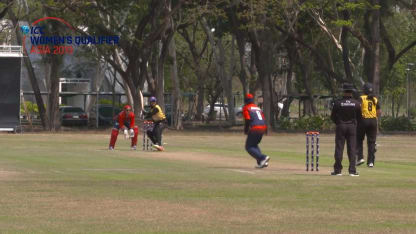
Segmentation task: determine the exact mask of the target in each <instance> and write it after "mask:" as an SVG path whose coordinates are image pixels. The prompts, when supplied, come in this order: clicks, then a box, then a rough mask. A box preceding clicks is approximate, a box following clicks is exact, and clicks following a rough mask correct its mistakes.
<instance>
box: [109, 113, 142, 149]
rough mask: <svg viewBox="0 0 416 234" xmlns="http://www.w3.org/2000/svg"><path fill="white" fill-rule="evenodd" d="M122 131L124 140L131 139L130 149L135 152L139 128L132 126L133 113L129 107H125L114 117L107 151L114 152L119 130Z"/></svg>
mask: <svg viewBox="0 0 416 234" xmlns="http://www.w3.org/2000/svg"><path fill="white" fill-rule="evenodd" d="M120 129H122V130H123V132H124V136H125V137H126V139H128V138H131V149H133V150H135V149H136V146H137V136H138V135H139V128H138V127H137V126H135V125H134V113H133V112H132V110H131V107H130V106H129V105H125V106H124V108H123V111H121V112H120V113H119V114H118V115H116V116H115V117H114V126H113V130H112V131H111V139H110V145H109V147H108V149H109V150H114V146H115V144H116V141H117V136H118V132H119V130H120Z"/></svg>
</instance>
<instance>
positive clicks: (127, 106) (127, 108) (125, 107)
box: [123, 105, 131, 110]
mask: <svg viewBox="0 0 416 234" xmlns="http://www.w3.org/2000/svg"><path fill="white" fill-rule="evenodd" d="M123 109H124V110H131V106H129V105H125V106H124V107H123Z"/></svg>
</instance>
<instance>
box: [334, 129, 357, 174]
mask: <svg viewBox="0 0 416 234" xmlns="http://www.w3.org/2000/svg"><path fill="white" fill-rule="evenodd" d="M356 131H357V125H356V124H352V123H348V124H347V123H339V124H337V127H336V130H335V154H334V158H335V164H334V172H336V173H341V171H342V156H343V153H344V145H345V141H347V153H348V160H349V168H348V172H349V173H355V172H356V169H355V163H356V148H355V147H356V140H357V139H356V138H357V136H356Z"/></svg>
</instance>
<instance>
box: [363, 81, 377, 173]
mask: <svg viewBox="0 0 416 234" xmlns="http://www.w3.org/2000/svg"><path fill="white" fill-rule="evenodd" d="M363 92H364V94H363V95H361V96H360V102H361V115H362V118H361V119H360V121H358V125H357V166H359V165H361V164H363V163H364V162H365V160H364V155H363V141H364V137H365V136H367V148H368V152H367V166H368V167H374V161H375V153H376V138H377V118H378V117H379V116H380V115H381V108H380V104H379V102H378V99H377V98H376V97H375V96H374V94H373V86H372V85H371V84H370V83H366V84H364V87H363Z"/></svg>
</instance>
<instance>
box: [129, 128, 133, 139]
mask: <svg viewBox="0 0 416 234" xmlns="http://www.w3.org/2000/svg"><path fill="white" fill-rule="evenodd" d="M133 137H134V131H133V129H130V138H133Z"/></svg>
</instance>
